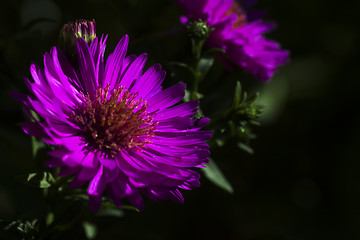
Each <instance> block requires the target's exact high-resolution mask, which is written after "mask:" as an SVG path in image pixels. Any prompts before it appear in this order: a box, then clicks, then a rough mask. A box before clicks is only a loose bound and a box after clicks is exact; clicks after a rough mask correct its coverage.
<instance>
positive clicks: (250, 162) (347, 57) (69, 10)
mask: <svg viewBox="0 0 360 240" xmlns="http://www.w3.org/2000/svg"><path fill="white" fill-rule="evenodd" d="M359 5H360V3H359V2H358V1H341V2H339V1H335V0H315V1H306V2H304V1H297V0H289V1H281V0H273V1H264V0H260V1H259V2H258V4H257V6H256V7H257V8H261V9H267V10H268V11H269V14H268V16H267V18H266V19H271V20H274V21H276V22H277V23H278V28H277V29H276V30H275V31H274V32H272V33H270V34H268V35H267V37H269V38H271V39H274V40H276V41H278V42H279V43H281V45H282V47H283V48H284V49H289V50H290V51H291V61H290V62H289V63H288V64H286V65H285V66H284V67H282V68H281V69H280V70H279V72H278V74H276V75H275V77H274V78H273V80H272V81H271V82H270V83H266V84H265V83H262V82H259V81H256V80H252V79H251V80H250V79H249V76H248V75H246V74H243V73H240V72H237V71H235V72H232V73H225V72H224V70H221V69H222V66H221V64H220V63H219V62H215V66H214V70H212V71H213V72H210V73H209V79H210V80H211V79H212V81H210V80H209V82H210V83H209V85H208V86H206V84H204V83H203V85H202V88H201V89H202V90H203V91H204V92H211V87H212V86H214V87H219V86H220V88H219V89H220V90H219V91H220V93H219V96H222V95H221V93H224V92H225V91H227V89H232V88H233V87H234V86H235V80H237V79H240V80H242V78H241V77H243V78H244V80H243V83H244V86H245V87H246V88H247V89H248V90H249V91H250V92H252V91H255V90H259V91H260V93H261V98H260V99H259V104H262V105H264V106H265V112H264V115H263V117H262V118H261V123H262V126H261V127H257V128H255V132H256V134H257V136H258V137H257V139H255V140H253V141H252V142H251V146H252V147H253V149H254V150H255V154H254V155H250V154H247V153H245V152H243V151H241V150H239V149H237V148H236V147H234V146H233V145H232V144H228V145H227V146H225V147H223V148H220V149H216V150H214V151H213V152H212V156H213V157H214V159H215V160H216V162H217V164H218V165H219V166H220V168H221V169H222V171H223V173H224V174H225V176H226V177H227V178H228V180H229V181H230V182H231V184H232V185H233V188H234V194H229V193H227V192H225V191H223V190H221V189H220V188H218V187H216V186H214V185H213V184H212V183H211V182H210V181H209V180H207V179H206V178H205V177H203V178H202V186H201V187H200V188H199V189H195V190H193V191H190V192H184V197H185V203H184V204H182V205H177V204H175V203H173V202H170V201H165V202H161V203H155V202H152V201H150V200H148V199H146V200H145V210H144V211H143V212H140V213H136V212H134V211H130V210H126V211H124V216H122V217H119V218H114V217H106V218H101V217H98V218H92V221H93V223H94V224H97V226H98V236H97V238H96V239H159V240H160V239H244V240H272V239H274V240H275V239H276V240H277V239H279V240H280V239H281V240H282V239H284V240H302V239H328V240H330V239H360V232H359V231H358V227H359V224H360V221H359V220H360V218H359V216H360V204H359V203H360V197H359V196H360V195H359V191H360V187H359V185H360V177H359V174H358V172H359V169H360V159H359V157H358V154H357V153H358V150H359V148H360V141H359V136H360V134H359V133H360V127H359V122H360V115H359V113H358V111H359V110H358V105H359V104H358V103H359V100H358V96H359V95H358V92H359V86H360V83H359V77H358V71H359V64H360V62H359V58H358V56H359V46H358V44H357V43H358V42H359V32H358V31H357V26H358V17H357V16H358V11H359V9H360V6H359ZM180 14H181V11H180V10H179V9H178V7H177V6H176V5H175V4H174V3H173V2H172V1H166V0H162V1H161V0H153V1H146V0H127V1H125V0H124V1H120V0H117V1H116V0H105V1H100V0H90V1H70V0H65V1H60V0H58V1H50V0H24V1H4V0H1V1H0V81H1V87H0V111H1V119H0V120H1V125H0V141H1V144H0V154H1V155H0V156H1V161H0V219H5V220H14V219H18V218H20V219H23V220H29V219H31V218H32V217H36V216H38V215H41V211H42V206H43V199H42V197H41V192H40V191H39V190H36V189H33V188H29V187H28V186H25V185H23V184H22V183H20V182H19V181H17V180H15V177H16V176H18V175H22V174H26V173H30V172H35V171H37V165H36V161H35V160H34V159H33V158H32V150H31V139H30V137H29V136H27V135H25V134H24V133H23V132H22V131H21V129H20V126H19V123H20V122H22V121H24V120H25V116H24V114H23V112H22V109H21V106H20V104H18V103H17V102H16V101H15V100H13V99H12V98H11V97H10V95H9V91H19V92H27V90H26V87H25V84H24V82H23V80H22V77H23V76H27V77H29V76H30V74H29V65H30V62H31V61H35V62H37V63H39V64H41V63H42V55H43V53H44V52H46V51H48V50H49V49H50V48H51V46H54V45H56V44H57V39H58V33H59V29H60V28H61V26H62V25H63V24H64V23H66V22H68V21H72V20H75V19H79V18H85V19H93V18H94V19H95V20H96V22H97V33H98V35H101V33H105V34H109V38H108V42H107V53H109V52H111V51H112V50H113V49H114V46H115V45H116V43H117V41H119V39H120V38H121V36H122V35H124V34H129V36H130V46H129V51H128V53H135V54H140V53H142V52H147V53H149V60H148V66H150V65H151V64H153V63H156V62H159V63H161V64H162V65H163V66H164V67H165V68H166V70H167V71H168V76H167V80H166V81H167V83H165V84H171V83H173V82H175V81H176V80H177V76H178V75H176V71H178V69H173V68H172V67H170V66H168V65H167V62H169V61H174V60H185V59H186V58H185V55H186V54H187V53H186V50H188V44H187V42H186V41H187V38H185V37H184V35H185V33H184V32H182V27H181V25H180V23H179V21H178V18H179V15H180ZM184 49H185V50H184ZM170 73H171V74H170ZM220 73H221V74H223V75H221V76H224V77H221V78H218V80H217V82H216V83H214V79H216V78H217V76H220ZM221 86H223V87H221ZM209 94H210V93H209ZM225 94H226V93H225ZM228 95H229V94H228ZM211 96H213V97H214V96H216V95H214V94H213V95H211ZM225 102H226V101H225ZM204 104H206V102H205V103H204ZM207 104H210V103H209V102H208V103H207ZM209 115H211V113H209ZM69 214H70V215H71V213H69ZM73 232H74V233H71V234H72V235H69V236H68V237H67V239H80V237H79V236H77V235H76V234H78V233H79V234H80V233H81V231H80V230H78V231H76V230H74V231H73ZM0 236H2V235H0ZM4 236H5V235H4Z"/></svg>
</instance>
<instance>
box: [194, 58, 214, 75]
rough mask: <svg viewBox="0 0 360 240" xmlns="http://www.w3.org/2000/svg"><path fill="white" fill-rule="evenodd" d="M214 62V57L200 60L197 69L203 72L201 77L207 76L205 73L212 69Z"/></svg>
mask: <svg viewBox="0 0 360 240" xmlns="http://www.w3.org/2000/svg"><path fill="white" fill-rule="evenodd" d="M213 64H214V58H201V59H200V60H199V65H198V67H197V71H199V72H201V78H204V77H205V75H206V74H207V72H208V71H209V70H210V68H211V67H212V65H213Z"/></svg>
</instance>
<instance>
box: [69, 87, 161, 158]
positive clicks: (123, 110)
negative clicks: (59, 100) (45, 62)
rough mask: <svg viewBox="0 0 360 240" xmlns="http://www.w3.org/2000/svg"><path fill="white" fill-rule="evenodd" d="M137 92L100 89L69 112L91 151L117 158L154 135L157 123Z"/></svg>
mask: <svg viewBox="0 0 360 240" xmlns="http://www.w3.org/2000/svg"><path fill="white" fill-rule="evenodd" d="M137 96H138V93H129V91H128V90H127V89H126V88H124V87H122V86H119V87H117V88H114V89H113V90H111V91H109V86H107V87H105V88H98V89H97V91H96V93H95V96H92V97H91V96H90V95H87V96H85V98H84V101H83V103H81V104H79V105H78V107H77V109H76V110H74V111H73V112H72V113H71V114H70V121H72V122H73V123H74V124H76V125H77V126H78V128H79V133H78V135H79V136H81V137H82V138H83V141H84V142H85V143H86V147H85V148H86V149H87V150H88V151H99V152H100V153H101V154H103V155H104V156H107V157H114V155H116V154H117V153H118V152H119V151H121V150H122V149H126V148H134V147H138V148H139V147H143V146H144V145H145V144H146V143H149V142H150V140H151V138H152V137H153V135H154V130H155V128H156V126H157V124H158V122H153V121H152V120H153V118H154V116H155V115H154V114H148V113H147V112H146V110H147V109H148V107H149V105H148V104H147V103H146V101H144V100H142V99H136V97H137Z"/></svg>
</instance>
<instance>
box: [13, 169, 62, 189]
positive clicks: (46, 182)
mask: <svg viewBox="0 0 360 240" xmlns="http://www.w3.org/2000/svg"><path fill="white" fill-rule="evenodd" d="M17 179H18V180H20V181H21V182H23V183H25V184H27V185H30V186H33V187H37V188H49V187H51V185H52V184H53V183H55V179H54V177H53V175H52V174H51V173H50V172H41V173H30V174H28V175H24V176H19V177H17Z"/></svg>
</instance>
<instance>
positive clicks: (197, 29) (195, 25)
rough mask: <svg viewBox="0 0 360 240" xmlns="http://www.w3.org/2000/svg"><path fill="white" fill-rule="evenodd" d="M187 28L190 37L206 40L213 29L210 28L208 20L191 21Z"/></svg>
mask: <svg viewBox="0 0 360 240" xmlns="http://www.w3.org/2000/svg"><path fill="white" fill-rule="evenodd" d="M186 28H187V30H188V32H189V35H190V37H191V38H194V39H196V40H205V39H206V38H208V37H209V35H210V33H211V32H212V31H213V28H210V27H209V25H207V23H206V21H202V20H198V21H190V22H189V23H188V25H187V26H186Z"/></svg>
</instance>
